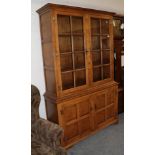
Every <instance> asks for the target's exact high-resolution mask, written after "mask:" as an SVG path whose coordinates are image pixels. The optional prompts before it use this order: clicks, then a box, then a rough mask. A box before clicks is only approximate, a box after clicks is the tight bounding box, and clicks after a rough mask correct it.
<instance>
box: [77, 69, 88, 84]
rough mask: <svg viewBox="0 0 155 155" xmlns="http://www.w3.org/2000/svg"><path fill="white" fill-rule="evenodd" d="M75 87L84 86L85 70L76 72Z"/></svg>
mask: <svg viewBox="0 0 155 155" xmlns="http://www.w3.org/2000/svg"><path fill="white" fill-rule="evenodd" d="M75 74H76V86H82V85H85V84H86V70H80V71H76V72H75Z"/></svg>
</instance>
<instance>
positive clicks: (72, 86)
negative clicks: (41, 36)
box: [57, 13, 87, 93]
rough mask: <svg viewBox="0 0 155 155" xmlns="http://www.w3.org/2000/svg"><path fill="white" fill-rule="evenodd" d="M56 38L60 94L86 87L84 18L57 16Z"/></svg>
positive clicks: (65, 15)
mask: <svg viewBox="0 0 155 155" xmlns="http://www.w3.org/2000/svg"><path fill="white" fill-rule="evenodd" d="M57 36H58V50H59V52H58V53H59V60H60V61H59V62H60V73H59V74H60V77H61V80H60V81H61V82H60V85H61V86H60V87H61V91H62V92H66V93H67V92H68V91H74V90H77V89H78V88H81V87H83V86H86V85H87V62H86V59H87V58H86V56H87V54H86V45H85V30H84V16H81V15H77V14H76V15H73V13H71V14H69V13H66V14H64V13H62V14H61V13H58V14H57Z"/></svg>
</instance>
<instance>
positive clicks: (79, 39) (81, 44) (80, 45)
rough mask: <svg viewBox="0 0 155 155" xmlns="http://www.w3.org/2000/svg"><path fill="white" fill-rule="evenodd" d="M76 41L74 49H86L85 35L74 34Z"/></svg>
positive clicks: (74, 40)
mask: <svg viewBox="0 0 155 155" xmlns="http://www.w3.org/2000/svg"><path fill="white" fill-rule="evenodd" d="M73 43H74V45H73V46H74V51H84V40H83V36H74V37H73Z"/></svg>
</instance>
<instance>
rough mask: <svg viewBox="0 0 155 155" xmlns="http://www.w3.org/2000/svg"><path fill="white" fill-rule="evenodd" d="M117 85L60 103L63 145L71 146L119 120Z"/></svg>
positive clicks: (59, 111) (59, 112)
mask: <svg viewBox="0 0 155 155" xmlns="http://www.w3.org/2000/svg"><path fill="white" fill-rule="evenodd" d="M117 96H118V95H117V87H111V88H108V89H106V90H103V91H99V92H96V93H92V94H90V95H87V96H84V97H79V98H76V99H72V100H69V101H66V102H63V103H60V104H58V114H59V124H60V125H61V126H62V127H63V129H64V136H63V138H62V141H61V143H62V145H63V146H64V147H69V146H71V145H73V144H74V143H76V142H78V141H79V140H81V139H83V138H85V137H86V136H88V135H90V134H92V133H94V132H95V131H97V130H99V129H101V128H104V127H106V126H108V125H110V124H112V123H114V121H116V120H117V115H118V112H117Z"/></svg>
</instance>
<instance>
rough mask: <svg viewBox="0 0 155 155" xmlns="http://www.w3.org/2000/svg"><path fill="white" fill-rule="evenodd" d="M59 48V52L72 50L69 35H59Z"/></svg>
mask: <svg viewBox="0 0 155 155" xmlns="http://www.w3.org/2000/svg"><path fill="white" fill-rule="evenodd" d="M59 49H60V52H71V51H72V46H71V37H70V36H59Z"/></svg>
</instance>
